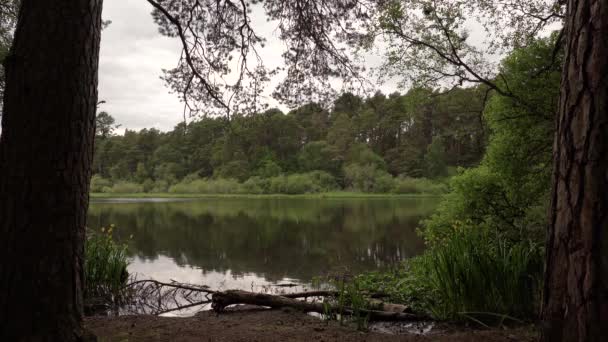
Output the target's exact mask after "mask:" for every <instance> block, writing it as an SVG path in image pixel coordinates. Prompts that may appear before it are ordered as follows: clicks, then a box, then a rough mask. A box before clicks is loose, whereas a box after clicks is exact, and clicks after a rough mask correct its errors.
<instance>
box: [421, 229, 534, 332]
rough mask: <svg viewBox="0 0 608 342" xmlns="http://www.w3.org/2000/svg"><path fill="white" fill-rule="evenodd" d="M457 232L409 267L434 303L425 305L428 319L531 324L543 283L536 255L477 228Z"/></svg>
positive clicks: (529, 248)
mask: <svg viewBox="0 0 608 342" xmlns="http://www.w3.org/2000/svg"><path fill="white" fill-rule="evenodd" d="M456 230H457V231H456V232H455V233H454V234H451V235H450V238H448V239H445V240H443V241H442V243H441V244H438V245H437V246H436V247H434V248H431V249H430V250H428V251H427V252H425V253H424V255H423V256H421V257H419V258H418V259H417V260H415V261H414V264H416V267H415V268H413V269H412V271H413V272H414V274H415V276H416V277H417V278H419V280H420V281H424V282H425V283H426V284H428V287H429V288H428V291H429V293H430V294H431V295H430V296H429V297H432V298H434V299H433V300H429V301H428V303H427V309H428V310H429V311H430V312H431V314H432V315H433V316H434V317H436V318H439V319H450V320H464V319H473V320H476V321H481V322H495V321H497V317H506V316H510V317H515V318H518V319H529V318H534V317H535V315H536V314H537V313H538V303H539V299H540V284H541V283H542V270H543V267H542V260H543V257H542V253H541V249H540V248H538V246H537V245H536V244H534V243H530V242H528V241H520V242H518V243H515V244H511V243H510V242H507V241H506V240H503V239H501V238H497V237H496V236H495V235H493V234H489V233H488V232H487V231H484V230H481V229H478V228H477V227H472V228H470V227H464V228H461V227H456ZM417 263H418V264H417Z"/></svg>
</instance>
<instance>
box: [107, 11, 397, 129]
mask: <svg viewBox="0 0 608 342" xmlns="http://www.w3.org/2000/svg"><path fill="white" fill-rule="evenodd" d="M151 10H152V7H151V6H150V5H149V4H148V2H147V1H145V0H111V1H105V2H104V12H103V17H104V20H111V21H112V24H111V25H110V26H108V27H107V28H106V29H105V30H104V31H103V33H102V36H101V37H102V38H101V56H100V70H99V99H100V100H104V101H106V103H105V104H103V105H102V106H101V107H100V110H103V111H107V112H108V113H110V114H111V115H112V116H113V117H114V118H115V119H116V121H117V123H120V124H122V128H128V129H134V130H139V129H142V128H150V127H155V128H158V129H161V130H164V131H166V130H170V129H172V128H173V127H174V126H175V125H176V124H177V123H179V122H181V121H182V120H183V116H182V110H183V106H182V104H181V103H180V102H179V98H178V96H177V95H176V94H169V89H168V88H166V87H165V85H164V82H163V81H162V80H161V79H160V76H161V75H162V71H161V70H162V69H170V68H173V67H175V66H176V64H177V62H178V58H179V53H180V51H181V45H180V43H179V41H178V40H177V39H174V38H167V37H164V36H162V35H160V34H159V33H158V27H157V25H156V24H155V23H154V21H153V20H152V16H151V15H150V13H151ZM252 17H253V20H254V26H255V29H256V31H257V32H258V33H259V34H260V35H262V36H264V37H265V38H267V39H268V44H266V47H265V48H264V49H262V51H261V55H262V57H263V60H264V63H265V64H266V65H268V66H274V65H277V64H279V63H282V58H281V53H282V52H283V46H282V43H281V42H280V41H279V40H278V39H273V36H274V33H275V31H274V29H275V25H274V24H273V23H268V22H267V21H266V18H265V17H264V14H263V12H262V11H254V14H253V16H252ZM368 62H369V61H368ZM368 66H369V63H368ZM274 83H276V82H274ZM270 87H271V88H272V84H271V85H270ZM382 90H383V91H385V92H391V91H393V90H394V87H391V86H390V85H386V86H384V87H382ZM269 103H270V104H271V106H278V105H279V104H278V103H276V102H275V101H272V100H270V101H269ZM281 109H283V110H286V108H284V107H283V108H281ZM121 130H122V129H121Z"/></svg>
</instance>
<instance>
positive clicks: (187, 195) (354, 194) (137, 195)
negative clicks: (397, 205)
mask: <svg viewBox="0 0 608 342" xmlns="http://www.w3.org/2000/svg"><path fill="white" fill-rule="evenodd" d="M90 195H91V198H217V197H225V198H286V197H287V198H315V199H316V198H330V199H331V198H387V197H389V198H393V197H396V198H399V197H437V196H438V195H433V194H394V193H380V194H378V193H365V192H349V191H335V192H324V193H314V194H297V195H288V194H260V195H255V194H191V193H169V192H163V193H106V192H92V193H91V194H90Z"/></svg>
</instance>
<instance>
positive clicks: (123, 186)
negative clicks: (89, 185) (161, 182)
mask: <svg viewBox="0 0 608 342" xmlns="http://www.w3.org/2000/svg"><path fill="white" fill-rule="evenodd" d="M103 192H109V193H116V194H135V193H140V192H144V186H143V185H141V184H137V183H133V182H125V181H118V182H116V183H115V184H114V185H113V186H112V187H109V188H108V187H106V188H104V191H103Z"/></svg>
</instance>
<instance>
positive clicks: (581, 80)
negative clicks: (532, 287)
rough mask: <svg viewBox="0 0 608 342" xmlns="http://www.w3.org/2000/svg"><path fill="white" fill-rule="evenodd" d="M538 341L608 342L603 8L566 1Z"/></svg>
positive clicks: (601, 2) (599, 3) (607, 22)
mask: <svg viewBox="0 0 608 342" xmlns="http://www.w3.org/2000/svg"><path fill="white" fill-rule="evenodd" d="M566 32H567V43H566V47H565V48H566V60H565V65H564V70H563V75H562V86H561V97H560V102H559V116H558V122H557V135H556V138H555V145H554V174H553V193H552V201H551V211H550V213H551V214H550V226H549V232H548V241H547V263H546V274H545V288H544V294H543V308H542V319H543V331H542V340H543V341H552V342H553V341H608V324H606V319H608V1H606V0H569V1H568V12H567V16H566Z"/></svg>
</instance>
